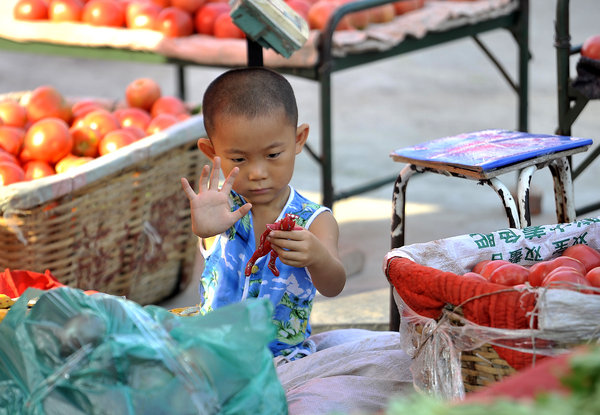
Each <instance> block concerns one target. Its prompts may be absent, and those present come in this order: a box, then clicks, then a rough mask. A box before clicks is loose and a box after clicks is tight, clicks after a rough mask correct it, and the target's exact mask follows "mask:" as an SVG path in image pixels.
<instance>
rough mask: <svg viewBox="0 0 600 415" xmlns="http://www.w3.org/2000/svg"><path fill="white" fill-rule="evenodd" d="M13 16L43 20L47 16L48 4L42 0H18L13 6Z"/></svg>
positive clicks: (20, 18)
mask: <svg viewBox="0 0 600 415" xmlns="http://www.w3.org/2000/svg"><path fill="white" fill-rule="evenodd" d="M13 17H14V18H15V19H17V20H45V19H47V18H48V6H47V5H46V3H45V2H44V1H43V0H19V1H18V2H17V3H16V4H15V7H14V8H13Z"/></svg>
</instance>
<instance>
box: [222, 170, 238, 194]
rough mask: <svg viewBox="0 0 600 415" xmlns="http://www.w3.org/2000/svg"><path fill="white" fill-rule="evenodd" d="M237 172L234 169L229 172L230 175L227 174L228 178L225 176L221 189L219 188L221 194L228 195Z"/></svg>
mask: <svg viewBox="0 0 600 415" xmlns="http://www.w3.org/2000/svg"><path fill="white" fill-rule="evenodd" d="M239 171H240V169H239V168H237V167H234V168H233V169H232V170H231V173H229V176H227V178H226V179H225V183H223V187H222V188H221V191H222V192H224V193H229V192H230V191H231V188H232V187H233V182H235V178H236V177H237V175H238V173H239Z"/></svg>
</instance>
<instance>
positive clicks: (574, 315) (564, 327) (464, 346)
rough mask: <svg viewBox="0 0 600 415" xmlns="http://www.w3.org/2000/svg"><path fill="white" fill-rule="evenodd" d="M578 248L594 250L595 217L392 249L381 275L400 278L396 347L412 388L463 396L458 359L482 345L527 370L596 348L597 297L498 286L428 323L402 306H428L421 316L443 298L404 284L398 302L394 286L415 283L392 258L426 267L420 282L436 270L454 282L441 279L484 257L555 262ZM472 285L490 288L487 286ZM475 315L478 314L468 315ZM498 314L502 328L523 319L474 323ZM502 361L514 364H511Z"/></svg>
mask: <svg viewBox="0 0 600 415" xmlns="http://www.w3.org/2000/svg"><path fill="white" fill-rule="evenodd" d="M578 243H585V244H587V245H589V246H591V247H593V248H595V249H598V248H599V247H600V218H588V219H581V220H578V221H576V222H573V223H567V224H553V225H543V226H532V227H529V228H525V229H502V230H498V231H495V232H485V233H480V234H479V233H476V234H469V235H461V236H456V237H452V238H446V239H441V240H436V241H432V242H429V243H424V244H414V245H408V246H405V247H402V248H397V249H394V250H392V251H390V252H389V253H388V255H387V256H386V258H385V261H384V272H385V273H386V275H388V277H389V276H390V273H392V272H394V273H396V274H397V275H396V277H398V278H397V279H395V280H394V281H395V286H396V290H395V292H394V299H395V302H396V305H397V306H398V309H399V312H400V316H401V318H400V332H401V339H402V348H403V349H404V350H405V352H407V354H409V355H410V356H411V357H413V363H412V367H411V372H412V374H413V378H414V384H415V387H416V388H418V389H420V390H423V391H428V392H430V393H433V394H435V395H438V396H440V397H443V398H447V399H452V398H462V397H464V395H465V389H464V383H463V382H464V380H463V378H462V374H461V353H462V352H464V351H472V350H475V349H478V348H479V347H481V346H483V345H486V344H488V345H491V346H493V347H494V348H496V347H499V348H503V349H505V350H510V351H515V352H516V353H520V354H522V355H527V356H530V357H531V358H532V361H531V364H533V365H535V362H536V360H539V359H541V358H543V357H546V356H553V355H557V354H561V353H564V352H566V351H567V350H568V349H569V348H571V347H573V346H575V345H578V344H582V343H590V342H594V343H596V342H598V339H599V338H600V323H599V322H598V318H597V316H598V314H599V313H600V292H599V289H597V288H593V287H585V290H586V292H585V293H584V292H577V291H572V290H565V289H548V288H547V287H530V286H527V285H525V286H523V287H508V286H507V287H505V288H502V287H501V286H496V287H491V288H489V289H487V290H481V291H480V292H482V293H481V294H479V295H472V296H471V295H465V296H463V297H464V298H462V299H461V301H462V303H461V301H458V302H456V303H453V304H450V303H449V302H446V306H442V307H441V308H440V316H439V317H436V318H430V317H426V316H424V315H423V314H420V313H419V312H418V310H417V309H415V308H414V307H413V308H411V307H409V306H408V305H407V301H405V300H408V299H409V298H410V301H412V303H414V304H415V305H419V304H420V305H423V307H426V306H427V307H428V308H424V309H423V310H426V309H427V310H429V312H431V310H435V309H437V307H438V302H439V301H441V304H443V303H444V296H445V295H446V294H444V293H442V294H441V296H434V295H432V294H431V293H432V292H433V291H435V290H434V288H435V287H434V286H433V285H431V286H428V287H429V289H428V290H427V291H426V292H423V293H421V291H417V290H414V291H411V289H410V288H407V286H403V287H400V288H402V290H404V291H402V290H401V292H406V293H407V294H411V293H412V294H414V295H413V296H411V297H407V298H406V299H405V300H403V298H402V297H401V296H400V295H399V294H398V292H397V291H398V289H399V288H398V287H399V286H398V285H397V284H402V283H403V282H404V283H405V284H408V285H410V284H411V283H412V281H413V280H411V279H403V278H404V277H403V276H402V275H398V273H402V272H411V270H413V271H414V268H415V267H414V266H413V267H411V266H408V267H404V266H402V267H398V265H397V264H393V263H392V261H393V260H394V259H402V261H406V260H407V259H408V260H410V261H408V264H411V263H416V264H420V265H416V267H420V268H421V269H424V267H428V268H429V269H428V270H424V271H423V276H424V277H425V276H426V275H427V276H428V277H433V278H434V279H435V277H436V276H437V274H436V273H435V270H440V271H441V273H440V274H439V278H440V279H443V278H446V281H452V280H453V279H452V278H450V277H452V276H451V275H447V273H454V274H456V275H462V274H463V273H465V272H467V271H470V270H471V268H472V267H473V265H474V264H476V263H477V262H478V261H481V260H484V259H494V258H497V259H507V260H512V262H516V263H521V264H523V265H532V264H533V263H536V262H539V261H541V260H547V259H551V258H553V257H556V256H557V255H560V252H562V250H564V249H565V248H566V247H567V246H570V245H574V244H578ZM519 259H520V260H519ZM421 265H422V266H421ZM418 275H420V274H418ZM418 275H417V276H418ZM455 278H457V277H455ZM428 281H429V280H428ZM457 281H459V280H458V279H457ZM462 282H464V281H461V283H462ZM467 283H470V282H467ZM475 284H484V285H488V283H485V282H484V283H480V282H475ZM489 285H494V284H489ZM462 288H463V290H462V291H464V292H467V291H466V290H464V288H465V287H462ZM484 291H485V292H484ZM438 294H439V293H438ZM500 296H505V297H507V296H509V297H511V298H512V299H513V300H514V301H512V302H511V303H510V304H512V307H500V306H501V305H506V304H508V302H506V303H505V302H504V301H501V299H500V298H499V297H500ZM532 296H533V298H532ZM448 297H450V296H449V295H448ZM532 299H533V301H532ZM476 302H479V303H480V304H479V306H474V307H473V305H474V303H476ZM459 303H460V304H459ZM458 306H461V307H462V308H464V310H465V311H466V310H467V308H466V307H469V306H471V309H470V313H471V314H472V318H471V319H466V318H464V317H462V315H460V314H457V313H456V312H455V311H456V309H455V308H456V307H458ZM474 310H476V311H478V312H479V313H481V314H474V315H473V311H474ZM498 314H504V315H505V316H506V318H501V319H500V320H504V321H505V322H508V323H511V322H514V321H516V320H515V317H514V316H516V315H520V316H524V317H525V318H524V319H523V320H522V321H524V322H523V323H522V324H520V325H518V328H512V326H511V328H498V327H499V326H496V325H493V324H492V325H489V326H487V325H481V324H477V323H479V320H478V319H479V318H481V320H485V319H486V318H487V317H488V316H494V315H496V316H497V315H498ZM511 315H512V316H511ZM500 327H504V326H500ZM507 362H508V363H509V365H511V366H513V365H512V364H511V360H507Z"/></svg>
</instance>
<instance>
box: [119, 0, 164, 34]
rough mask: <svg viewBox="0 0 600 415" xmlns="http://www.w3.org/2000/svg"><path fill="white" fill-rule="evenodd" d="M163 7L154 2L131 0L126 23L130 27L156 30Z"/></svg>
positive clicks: (126, 14)
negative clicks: (135, 0) (134, 0)
mask: <svg viewBox="0 0 600 415" xmlns="http://www.w3.org/2000/svg"><path fill="white" fill-rule="evenodd" d="M161 10H162V8H161V7H160V6H158V5H156V4H154V3H144V2H141V1H137V2H131V3H129V5H128V6H127V11H126V13H125V20H126V22H125V23H126V25H127V27H128V28H130V29H148V30H155V29H156V27H157V26H156V24H157V21H158V15H159V13H160V11H161Z"/></svg>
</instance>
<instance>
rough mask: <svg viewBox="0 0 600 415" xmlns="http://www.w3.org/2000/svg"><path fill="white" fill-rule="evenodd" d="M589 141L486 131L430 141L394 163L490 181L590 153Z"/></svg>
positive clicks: (407, 150) (396, 154)
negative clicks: (571, 156)
mask: <svg viewBox="0 0 600 415" xmlns="http://www.w3.org/2000/svg"><path fill="white" fill-rule="evenodd" d="M591 145H592V140H591V139H587V138H578V137H568V136H559V135H548V134H531V133H524V132H519V131H508V130H483V131H476V132H472V133H465V134H459V135H456V136H451V137H444V138H440V139H437V140H432V141H427V142H424V143H421V144H418V145H415V146H411V147H405V148H401V149H398V150H396V151H394V152H392V154H391V157H392V159H393V160H394V161H398V162H405V163H409V164H412V165H417V166H423V167H429V168H431V169H434V170H438V171H450V172H456V173H459V174H465V175H468V176H472V177H475V178H489V177H494V176H497V175H499V174H503V173H505V172H507V171H511V170H517V169H521V168H523V167H526V166H530V165H535V164H539V163H543V162H546V161H551V160H554V159H557V158H561V157H567V156H569V155H572V154H575V153H579V152H583V151H586V150H587V149H588V148H589V147H590V146H591Z"/></svg>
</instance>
